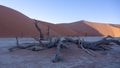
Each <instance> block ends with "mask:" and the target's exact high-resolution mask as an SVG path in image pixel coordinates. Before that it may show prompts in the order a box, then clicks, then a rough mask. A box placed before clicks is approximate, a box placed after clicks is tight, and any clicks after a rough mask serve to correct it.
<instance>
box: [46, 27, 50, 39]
mask: <svg viewBox="0 0 120 68" xmlns="http://www.w3.org/2000/svg"><path fill="white" fill-rule="evenodd" d="M47 37H48V39H49V38H50V27H49V25H48V29H47Z"/></svg>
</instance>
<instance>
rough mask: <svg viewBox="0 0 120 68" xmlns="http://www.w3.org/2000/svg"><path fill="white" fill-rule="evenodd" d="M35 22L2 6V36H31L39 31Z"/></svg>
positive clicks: (0, 15) (0, 12)
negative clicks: (35, 26)
mask: <svg viewBox="0 0 120 68" xmlns="http://www.w3.org/2000/svg"><path fill="white" fill-rule="evenodd" d="M33 22H34V21H33V20H31V19H30V18H28V17H27V16H25V15H23V14H21V13H20V12H18V11H15V10H13V9H10V8H8V7H5V6H1V5H0V36H1V37H7V36H8V37H13V36H31V35H34V34H35V33H36V32H37V31H36V30H35V28H34V25H33Z"/></svg>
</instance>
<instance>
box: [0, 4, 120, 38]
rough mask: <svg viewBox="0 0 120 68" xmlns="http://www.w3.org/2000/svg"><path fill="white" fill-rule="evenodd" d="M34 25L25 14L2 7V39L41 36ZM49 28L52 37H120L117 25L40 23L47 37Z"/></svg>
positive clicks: (0, 28) (0, 7)
mask: <svg viewBox="0 0 120 68" xmlns="http://www.w3.org/2000/svg"><path fill="white" fill-rule="evenodd" d="M38 21H39V20H38ZM34 23H35V22H34V20H33V19H31V18H29V17H27V16H25V15H24V14H22V13H20V12H18V11H16V10H14V9H11V8H8V7H5V6H2V5H0V37H15V36H23V37H32V36H39V32H37V30H36V28H35V26H34ZM48 26H49V27H50V35H51V36H85V35H87V36H106V35H111V36H120V25H116V24H103V23H97V22H89V21H86V20H81V21H77V22H73V23H67V24H51V23H48V22H44V21H39V27H40V28H41V30H42V32H43V34H44V35H45V36H46V35H47V29H48Z"/></svg>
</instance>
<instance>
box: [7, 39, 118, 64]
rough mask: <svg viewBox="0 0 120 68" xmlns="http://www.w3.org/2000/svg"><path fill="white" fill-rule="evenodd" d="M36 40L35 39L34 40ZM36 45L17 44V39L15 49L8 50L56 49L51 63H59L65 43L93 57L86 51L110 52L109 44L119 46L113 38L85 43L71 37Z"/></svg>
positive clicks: (82, 40)
mask: <svg viewBox="0 0 120 68" xmlns="http://www.w3.org/2000/svg"><path fill="white" fill-rule="evenodd" d="M34 39H36V38H34ZM36 40H37V39H36ZM38 41H39V42H38V43H32V44H31V43H30V44H19V40H18V38H16V45H17V46H16V47H12V48H10V49H9V50H10V51H13V50H14V49H16V50H17V49H28V50H32V51H41V50H44V49H49V48H52V47H56V55H55V58H54V59H53V62H59V61H61V60H62V58H61V56H60V50H61V48H62V47H66V43H72V44H76V45H77V46H78V48H81V49H82V50H83V51H85V52H87V53H88V54H90V55H92V56H95V55H94V54H92V53H91V52H90V51H89V50H88V49H90V50H94V51H95V50H110V49H111V48H110V46H109V44H111V43H115V44H117V45H120V41H119V40H116V39H114V38H113V37H104V38H103V39H101V40H98V41H94V42H89V41H85V40H84V39H81V38H76V39H75V38H71V37H65V38H63V37H54V38H52V37H50V39H46V40H45V39H44V40H39V39H38ZM41 45H42V46H41Z"/></svg>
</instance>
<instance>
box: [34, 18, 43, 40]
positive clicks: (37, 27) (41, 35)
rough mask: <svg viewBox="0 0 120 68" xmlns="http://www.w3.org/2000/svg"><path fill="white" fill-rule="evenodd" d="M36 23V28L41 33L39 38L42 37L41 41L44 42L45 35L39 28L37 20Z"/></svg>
mask: <svg viewBox="0 0 120 68" xmlns="http://www.w3.org/2000/svg"><path fill="white" fill-rule="evenodd" d="M34 21H35V23H34V24H35V27H36V29H37V30H38V31H39V34H40V35H39V36H40V40H43V39H44V35H43V33H42V30H41V29H40V28H39V26H38V21H37V20H34Z"/></svg>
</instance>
